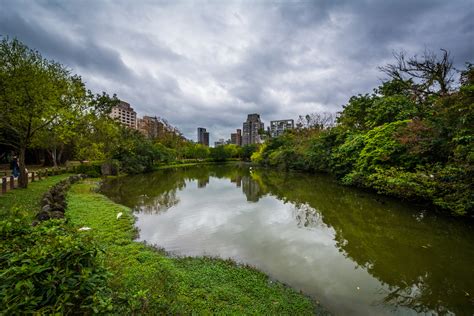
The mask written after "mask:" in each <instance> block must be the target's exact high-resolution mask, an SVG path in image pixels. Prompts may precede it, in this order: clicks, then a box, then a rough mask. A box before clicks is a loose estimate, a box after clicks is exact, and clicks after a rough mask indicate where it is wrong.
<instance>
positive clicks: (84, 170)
mask: <svg viewBox="0 0 474 316" xmlns="http://www.w3.org/2000/svg"><path fill="white" fill-rule="evenodd" d="M100 166H101V165H100V164H99V163H92V164H81V165H79V166H77V168H76V172H77V173H81V174H85V175H87V176H89V177H91V178H98V177H100V176H101V174H102V172H101V169H100Z"/></svg>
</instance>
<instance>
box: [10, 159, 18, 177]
mask: <svg viewBox="0 0 474 316" xmlns="http://www.w3.org/2000/svg"><path fill="white" fill-rule="evenodd" d="M10 169H12V175H13V176H14V177H15V178H18V176H19V175H20V166H19V165H18V158H17V157H16V156H13V159H12V161H11V162H10Z"/></svg>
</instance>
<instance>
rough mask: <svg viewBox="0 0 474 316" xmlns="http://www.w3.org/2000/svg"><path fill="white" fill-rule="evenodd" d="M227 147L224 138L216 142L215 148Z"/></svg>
mask: <svg viewBox="0 0 474 316" xmlns="http://www.w3.org/2000/svg"><path fill="white" fill-rule="evenodd" d="M224 145H225V140H224V138H221V139H219V140H218V141H217V142H214V147H218V146H224Z"/></svg>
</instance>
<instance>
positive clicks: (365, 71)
mask: <svg viewBox="0 0 474 316" xmlns="http://www.w3.org/2000/svg"><path fill="white" fill-rule="evenodd" d="M0 35H3V36H10V37H14V36H16V37H17V38H18V39H20V40H21V41H23V42H24V43H26V44H27V45H29V46H30V47H32V48H35V49H38V50H39V51H40V52H41V53H42V54H43V56H45V57H47V58H52V59H54V60H56V61H59V62H61V63H62V64H64V65H67V66H68V67H69V68H71V69H72V71H73V72H74V73H77V74H80V75H81V76H82V77H83V79H84V81H85V82H86V83H87V86H88V87H89V88H90V89H92V90H94V91H96V92H100V91H106V92H108V93H110V94H113V93H116V94H117V95H118V97H119V98H121V99H123V100H125V101H128V102H129V103H130V104H131V105H132V106H133V107H134V108H135V110H136V111H137V112H138V114H139V115H157V116H160V117H163V118H166V119H167V120H168V121H169V122H170V123H172V124H173V125H175V126H176V127H178V128H179V129H180V130H181V131H182V132H183V133H184V134H185V136H186V137H188V138H190V139H194V140H195V139H196V128H197V127H198V126H203V127H206V128H208V130H209V131H210V132H211V141H214V140H216V139H218V138H226V139H227V138H229V137H230V135H229V134H230V133H231V132H233V131H234V130H235V129H236V128H241V127H242V122H243V121H244V120H245V119H246V115H247V114H248V113H260V114H261V117H262V119H263V121H264V122H265V123H266V124H268V122H269V121H270V120H274V119H287V118H294V119H296V118H297V117H298V115H300V114H306V113H311V112H322V111H326V112H337V111H339V110H340V109H341V106H342V105H343V104H345V103H346V101H347V100H348V98H349V97H350V96H351V95H354V94H358V93H366V92H370V91H371V90H372V89H373V88H374V87H375V86H377V85H378V84H379V83H380V80H381V79H382V78H383V74H381V73H380V72H379V71H378V70H377V66H381V65H384V64H386V63H389V62H391V61H393V57H392V52H394V51H400V50H405V51H406V52H407V53H408V54H421V53H423V51H424V50H425V49H431V50H434V51H438V50H439V49H440V48H445V49H448V50H450V51H451V54H452V56H453V57H454V61H455V64H456V65H457V66H458V67H462V65H463V64H464V62H466V61H471V62H474V44H473V43H474V1H473V0H465V1H462V0H459V1H456V0H451V1H447V0H440V1H437V0H420V1H417V0H405V1H403V0H396V1H390V0H383V1H382V0H380V1H370V0H365V1H363V0H360V1H358V0H347V1H340V0H327V1H323V0H314V1H225V0H222V1H217V0H213V1H171V0H170V1H116V0H114V1H105V0H104V1H102V0H91V1H82V0H77V1H72V0H57V1H33V0H24V1H21V0H0Z"/></svg>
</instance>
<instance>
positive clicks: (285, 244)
mask: <svg viewBox="0 0 474 316" xmlns="http://www.w3.org/2000/svg"><path fill="white" fill-rule="evenodd" d="M191 171H193V172H191ZM220 171H222V170H220ZM181 174H184V175H185V176H184V177H183V176H180V173H179V172H178V171H176V173H166V174H165V176H164V177H163V175H161V176H156V177H151V179H148V178H145V177H143V179H142V181H141V183H142V184H141V185H142V186H143V185H145V188H144V189H143V190H142V191H140V190H139V189H140V186H139V185H137V184H136V183H133V185H130V183H132V182H128V183H129V185H126V186H125V188H126V189H127V190H129V191H120V194H121V196H125V195H126V196H127V197H128V196H130V197H131V198H130V200H131V201H132V202H133V203H130V204H131V205H136V204H135V202H136V201H139V202H138V204H141V206H140V208H141V210H142V212H141V213H138V214H137V217H138V218H139V219H138V222H137V225H138V226H139V228H140V229H141V238H142V239H144V240H147V241H149V242H150V243H157V244H158V245H159V246H161V247H164V248H165V249H166V250H168V251H171V252H174V253H176V254H184V255H203V254H207V255H211V256H220V257H223V258H228V257H231V258H234V259H236V260H238V261H242V262H245V263H248V264H251V265H255V266H257V267H258V268H259V269H261V270H263V271H265V272H267V273H268V274H269V275H271V276H274V277H276V278H278V279H279V280H281V281H284V282H287V283H289V284H290V285H292V286H294V287H296V288H298V289H302V290H303V291H304V292H306V293H307V294H310V295H314V296H315V297H317V298H318V299H319V300H321V301H322V302H324V304H325V305H326V306H327V307H330V309H333V310H334V311H335V312H337V313H338V314H364V315H370V314H377V315H379V314H386V313H390V312H393V311H395V310H396V313H406V314H410V313H411V314H413V313H416V312H415V310H418V311H420V312H422V311H427V310H430V309H433V310H435V311H436V312H438V313H440V314H446V311H448V310H451V311H453V310H454V311H456V310H459V311H465V310H467V309H466V304H469V302H470V300H469V297H468V298H466V296H465V291H467V292H469V293H471V295H472V293H473V292H474V290H471V288H472V286H470V284H472V282H471V281H469V278H465V277H464V276H466V275H470V274H472V269H471V268H469V267H468V265H466V262H468V261H469V258H470V257H472V256H471V255H470V253H472V252H470V249H472V243H469V240H470V237H469V236H470V231H467V230H462V229H461V230H460V229H459V227H458V226H457V225H454V226H453V224H451V226H450V223H449V222H447V221H442V220H438V218H437V217H433V215H432V214H430V213H429V212H427V211H425V210H418V211H417V212H413V210H411V209H410V210H409V209H406V208H405V207H404V206H402V205H400V206H399V205H398V204H395V203H386V204H384V205H381V204H380V203H378V202H374V201H373V200H374V199H373V197H372V195H367V196H366V197H364V196H361V194H360V192H358V191H354V190H350V189H347V188H342V189H341V188H340V187H338V186H336V185H334V184H333V183H332V182H328V181H326V182H325V180H324V178H323V179H321V181H320V180H317V179H315V178H313V177H312V176H311V179H310V180H309V178H308V177H306V178H305V177H288V178H285V179H284V180H282V177H281V174H279V173H271V172H269V171H264V172H263V171H262V172H261V173H259V174H257V173H256V172H255V174H254V175H256V176H258V177H255V178H256V180H258V181H256V180H254V178H251V177H249V176H248V174H246V173H245V172H242V173H239V172H232V173H230V172H229V173H224V172H219V176H218V177H215V176H213V175H212V173H210V172H209V171H206V169H202V167H201V168H199V169H197V168H196V169H192V170H190V171H189V173H188V172H182V173H181ZM227 175H229V177H227V178H226V176H227ZM193 179H195V180H193ZM151 180H154V181H151ZM229 180H230V181H229ZM208 182H209V184H208ZM190 183H191V185H188V186H187V187H186V184H190ZM159 185H160V186H159ZM155 186H156V187H155ZM199 187H201V189H198V188H199ZM203 187H206V189H205V190H204V189H202V188H203ZM179 188H186V189H183V190H179ZM308 188H310V189H308ZM339 190H342V191H344V192H342V194H340V193H339ZM115 191H119V190H117V189H115ZM124 192H127V193H131V194H124ZM144 192H146V193H148V195H149V196H154V197H153V198H151V197H147V196H140V195H141V194H143V193H144ZM163 192H164V193H163ZM334 192H337V194H335V193H334ZM354 192H355V193H354ZM257 202H258V203H257ZM169 208H171V209H170V210H169V211H168V212H163V210H168V209H169ZM156 212H158V213H156ZM433 218H434V219H433ZM323 220H324V221H323ZM461 228H462V227H461ZM441 236H442V237H441ZM461 237H462V238H461ZM442 240H447V241H449V243H448V242H443V243H442V242H441V241H442ZM445 244H446V245H445ZM448 244H449V245H448ZM470 247H471V248H470ZM459 249H462V251H459ZM421 252H422V253H421ZM471 261H472V260H471ZM419 276H423V277H422V278H419ZM466 289H467V290H466ZM472 303H473V302H472V301H471V305H472V306H474V304H472ZM375 304H377V306H375V307H374V308H372V307H371V306H374V305H375ZM443 305H445V307H443ZM401 306H406V307H409V308H412V309H411V310H407V309H404V308H403V307H401ZM387 308H388V309H389V310H387ZM443 311H444V312H443Z"/></svg>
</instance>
